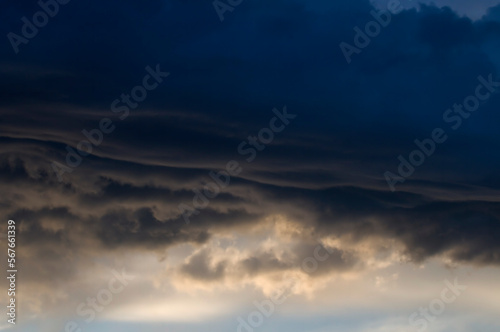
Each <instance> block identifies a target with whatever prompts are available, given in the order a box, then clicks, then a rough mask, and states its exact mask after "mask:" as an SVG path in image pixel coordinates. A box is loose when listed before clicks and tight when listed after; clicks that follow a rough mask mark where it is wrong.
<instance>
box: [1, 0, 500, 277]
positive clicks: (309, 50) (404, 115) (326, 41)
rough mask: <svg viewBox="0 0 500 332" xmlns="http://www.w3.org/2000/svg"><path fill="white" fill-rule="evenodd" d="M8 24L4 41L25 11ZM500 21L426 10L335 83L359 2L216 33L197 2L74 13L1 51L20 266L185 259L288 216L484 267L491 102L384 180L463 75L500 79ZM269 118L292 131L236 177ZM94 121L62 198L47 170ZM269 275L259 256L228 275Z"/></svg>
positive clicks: (246, 16)
mask: <svg viewBox="0 0 500 332" xmlns="http://www.w3.org/2000/svg"><path fill="white" fill-rule="evenodd" d="M2 6H3V7H6V6H7V4H2ZM9 6H11V7H9V8H8V10H7V9H6V10H2V11H0V12H2V14H0V15H1V17H2V20H1V22H2V23H1V24H0V29H1V30H2V31H3V32H4V34H7V33H8V32H10V31H19V30H20V27H21V24H22V23H21V21H20V17H22V16H23V15H26V16H29V15H30V14H31V15H32V13H33V12H34V11H35V10H37V8H36V6H34V5H33V4H31V3H28V2H27V1H26V2H24V1H22V2H17V3H16V4H14V5H9ZM499 8H500V7H497V8H493V9H492V10H491V11H490V12H489V14H488V15H487V16H486V17H485V18H484V19H483V20H478V21H471V20H469V19H468V18H463V17H459V16H457V15H456V14H454V13H453V12H452V11H451V10H450V9H446V8H445V9H437V8H435V7H432V6H423V7H422V9H421V10H420V11H416V10H410V11H405V12H403V13H401V14H399V15H398V16H394V17H393V21H392V23H391V24H390V25H389V26H388V27H387V28H385V29H384V30H383V31H382V32H381V34H380V35H379V36H378V37H376V38H374V40H373V41H372V42H371V44H370V46H369V48H367V49H366V50H364V51H363V52H362V53H361V54H359V55H357V56H356V58H355V59H353V62H352V63H351V64H350V65H347V64H346V62H345V59H344V57H343V55H342V52H341V51H340V49H339V47H338V44H339V43H340V42H341V41H347V42H351V41H352V38H353V36H354V31H353V27H354V26H356V25H359V26H363V25H364V24H365V23H366V22H368V21H370V20H371V19H372V17H371V15H370V10H371V9H372V8H371V6H370V5H369V3H368V1H351V2H345V1H343V2H340V1H335V2H332V3H330V2H328V3H327V2H326V1H325V2H318V3H317V4H315V5H312V4H310V3H307V2H306V1H272V2H268V1H252V2H248V3H245V4H244V5H241V6H240V7H238V10H237V11H235V12H234V13H232V15H231V16H230V17H228V18H227V19H226V20H225V21H224V22H223V23H221V22H219V20H218V17H217V15H216V14H215V12H212V10H213V8H212V5H211V3H210V2H209V1H208V2H195V1H173V0H172V1H154V2H150V3H148V5H143V4H142V3H140V2H138V1H120V2H118V1H110V2H109V1H108V2H106V3H102V2H98V1H87V2H77V1H72V2H70V3H69V4H68V5H66V6H65V7H63V8H61V11H60V13H59V14H58V15H57V16H56V17H55V18H54V19H52V20H51V21H50V22H49V24H48V25H47V26H46V27H44V28H43V29H41V31H40V32H39V34H38V35H37V36H36V37H35V38H33V40H30V42H29V43H28V44H27V45H22V46H21V51H20V52H19V54H18V55H15V54H14V52H13V51H12V49H11V46H10V45H9V42H8V40H7V39H6V38H5V39H4V40H3V43H4V44H3V47H2V48H1V50H0V72H1V73H2V76H1V78H0V95H1V101H0V107H1V110H0V112H1V114H2V121H1V122H0V136H1V138H0V142H1V148H0V152H1V156H0V177H1V178H2V181H3V182H2V184H3V185H2V189H1V193H2V199H1V204H0V209H1V210H2V212H4V213H3V215H5V216H8V217H9V218H15V219H18V220H19V222H20V223H21V225H23V226H22V227H21V228H20V229H21V234H20V237H21V238H25V239H26V242H27V243H28V242H29V243H32V245H31V248H30V249H31V250H32V252H33V255H35V256H33V257H42V256H41V255H42V254H43V253H44V252H45V251H39V252H37V250H36V249H37V247H39V246H47V247H48V248H50V250H52V251H53V252H57V250H60V249H61V248H70V247H72V246H73V248H80V250H83V249H81V248H82V247H83V246H84V245H89V243H91V244H92V245H94V244H95V245H96V246H97V247H99V248H106V249H108V250H112V249H117V248H134V249H138V250H145V249H148V250H151V249H158V250H162V249H165V248H168V247H169V246H171V245H174V244H179V243H185V242H189V243H194V244H201V243H205V242H206V241H207V239H209V238H210V236H212V235H213V234H215V233H217V232H225V231H228V230H232V229H235V228H244V227H248V226H249V225H255V224H257V223H258V222H262V220H263V219H264V217H266V216H268V215H271V214H286V215H288V216H290V217H291V218H293V219H294V220H299V221H300V222H302V223H303V224H306V225H312V226H314V227H315V232H316V234H318V235H319V234H330V235H335V234H337V235H349V237H350V238H351V239H352V240H353V241H358V240H359V241H360V240H361V239H363V238H368V237H373V236H377V237H381V238H387V239H396V240H398V241H401V242H402V243H403V244H404V245H405V248H406V250H407V252H408V255H409V256H411V257H412V259H413V260H414V261H416V262H420V261H422V260H425V259H427V258H429V257H432V256H435V255H441V254H443V255H444V254H446V255H448V256H450V257H451V258H453V259H455V260H457V261H462V262H473V263H478V264H499V263H500V257H499V252H500V248H499V245H498V243H497V242H496V241H495V238H496V237H498V234H499V229H498V225H499V223H500V219H499V218H500V207H499V203H498V189H499V184H500V181H499V178H498V175H497V170H498V166H500V164H499V163H500V159H499V158H498V156H496V155H494V154H492V153H491V151H496V150H498V147H499V145H500V141H499V137H498V134H497V133H498V125H497V124H498V122H499V120H500V115H499V113H498V109H499V106H500V98H499V97H498V96H493V97H492V98H491V100H489V101H488V103H487V104H485V105H484V106H482V108H481V110H479V111H477V112H476V113H475V114H473V116H471V118H470V119H468V120H467V121H468V122H467V123H466V124H465V125H464V126H463V127H462V128H461V129H460V130H459V131H457V132H454V133H453V137H450V139H449V141H448V142H447V143H446V145H443V146H442V147H440V149H439V150H438V151H437V152H436V154H435V155H434V156H432V158H430V159H429V160H428V161H427V162H426V164H425V165H424V166H422V167H421V168H419V169H418V171H417V173H416V174H415V175H414V176H413V177H412V179H411V180H409V181H408V182H407V183H405V184H404V185H401V187H400V189H399V190H400V191H399V192H398V193H391V192H389V191H388V189H387V187H386V183H385V180H384V179H383V177H382V174H383V172H384V171H386V170H388V169H391V168H394V167H395V166H396V167H397V156H398V155H399V154H402V153H405V151H408V152H409V151H411V150H412V149H414V146H413V143H412V142H413V140H414V139H415V138H425V137H427V136H428V135H429V133H430V132H431V130H432V129H433V128H435V127H436V126H442V125H443V123H442V114H443V112H444V111H445V110H446V109H447V108H449V107H451V106H452V105H453V103H455V102H461V101H462V100H463V98H464V97H465V96H467V95H469V94H471V93H472V92H473V91H474V88H475V86H476V84H477V82H476V78H477V76H479V75H483V76H487V75H488V74H490V73H492V74H493V76H494V77H498V68H499V65H500V63H499V62H498V55H499V54H500V47H499V46H498V43H496V41H497V40H498V37H499V36H500V19H499V16H498V12H499V10H500V9H499ZM438 31H439V32H440V33H436V32H438ZM157 63H159V64H161V68H162V69H163V70H165V71H170V72H171V76H169V78H168V79H166V80H165V82H164V83H162V85H161V86H160V87H159V88H158V89H156V90H154V91H151V92H150V93H149V95H148V98H147V99H146V100H145V101H144V103H141V106H140V107H139V108H138V109H137V110H134V111H131V116H130V117H128V118H127V119H125V120H123V121H121V120H119V118H118V115H117V114H114V113H112V112H111V111H110V105H111V103H112V101H113V100H115V99H116V98H119V96H120V94H121V93H128V92H129V91H130V89H131V88H132V87H133V86H135V85H137V84H139V83H140V82H141V80H142V77H143V76H144V73H145V71H144V68H145V67H146V66H148V65H150V66H154V65H155V64H157ZM284 104H286V105H287V106H288V110H289V111H290V112H291V113H293V114H300V120H297V121H296V122H294V123H293V124H292V125H290V126H289V127H287V129H286V130H285V131H284V132H283V133H281V134H280V135H279V136H277V137H276V139H275V140H274V141H273V142H272V143H271V144H269V145H268V146H267V147H266V149H265V150H264V151H262V152H260V153H259V155H258V157H257V159H256V160H255V161H254V162H253V163H250V164H248V163H245V162H244V159H245V157H244V156H240V155H239V154H238V152H237V147H238V144H239V143H240V142H241V141H243V140H245V139H246V137H247V136H248V135H254V134H256V133H257V132H258V131H259V130H260V129H261V128H263V127H264V126H266V125H267V124H268V122H269V119H270V118H271V117H272V116H273V115H272V112H271V109H272V108H273V107H281V106H282V105H284ZM103 117H109V118H111V119H112V120H113V122H114V124H115V125H116V130H115V131H114V132H113V133H112V134H109V135H106V136H105V137H104V139H103V143H102V144H101V145H100V146H99V147H95V150H94V152H93V154H92V155H91V156H88V157H86V158H84V160H83V163H82V165H81V166H79V167H77V168H75V170H74V171H73V172H72V173H71V174H65V176H64V181H63V182H62V183H60V182H59V181H58V180H57V177H56V176H55V174H54V173H53V170H52V168H51V166H50V163H51V162H52V161H54V160H55V161H58V162H61V163H64V158H65V157H66V150H65V147H66V145H70V146H72V147H75V146H76V144H77V143H78V142H79V141H80V140H82V139H85V137H84V136H83V135H82V133H81V131H82V130H83V129H88V130H90V129H92V128H97V127H98V123H99V120H100V119H101V118H103ZM231 159H237V160H238V161H240V162H241V163H242V166H243V169H244V170H243V172H242V174H241V175H240V177H239V178H233V179H232V182H231V185H230V186H229V187H228V188H227V189H226V190H224V191H223V193H221V194H220V195H219V196H218V197H217V198H215V199H213V200H212V201H211V203H210V206H209V207H208V208H207V209H205V210H203V211H202V212H201V214H200V215H198V216H194V217H193V218H192V223H191V224H190V225H185V224H184V221H183V219H182V217H181V216H180V215H179V211H178V209H177V206H178V204H180V203H184V202H185V203H189V202H190V200H191V199H192V197H193V194H192V191H191V190H192V189H193V188H196V187H200V186H202V184H204V183H206V182H208V181H210V178H209V177H208V173H209V171H210V170H219V169H222V168H223V167H224V165H225V163H226V162H227V161H229V160H231ZM53 223H55V225H53ZM78 233H81V234H84V235H85V238H86V240H85V242H80V241H83V240H82V238H81V237H78V236H76V235H77V234H78ZM87 241H89V242H87ZM78 243H81V244H82V246H81V247H80V246H78ZM47 250H49V249H47ZM75 250H76V249H75ZM49 256H50V255H49ZM50 257H52V256H50ZM54 259H56V260H57V258H54ZM200 259H201V258H197V259H193V261H191V262H189V264H190V265H188V266H187V267H186V268H185V269H184V272H185V273H189V274H191V275H192V276H196V277H197V278H205V279H217V278H222V276H223V272H222V271H223V267H220V268H219V267H218V266H217V267H216V268H215V270H213V271H212V270H210V269H209V268H208V267H207V266H205V265H203V264H201V263H200V262H201V261H200ZM274 262H275V261H274V260H273V258H272V257H267V256H266V255H265V254H262V255H261V256H259V257H253V258H250V259H249V260H248V261H246V262H244V263H242V266H244V267H245V268H246V269H247V270H248V271H249V273H250V272H252V271H260V270H262V271H265V270H266V269H268V268H269V267H270V266H278V267H279V266H280V264H278V263H276V264H274ZM200 264H201V265H200ZM336 264H337V265H336ZM332 266H337V267H339V266H340V267H342V262H340V261H339V262H334V263H332ZM318 273H319V272H318ZM62 275H64V274H62Z"/></svg>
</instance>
